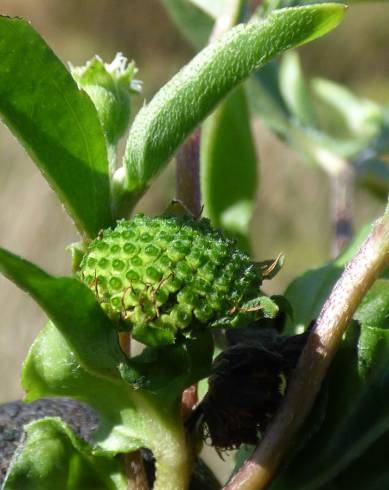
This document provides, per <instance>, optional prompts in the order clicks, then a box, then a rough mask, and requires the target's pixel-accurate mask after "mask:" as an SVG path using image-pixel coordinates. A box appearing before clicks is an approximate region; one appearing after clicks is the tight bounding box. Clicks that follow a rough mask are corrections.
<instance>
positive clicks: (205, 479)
mask: <svg viewBox="0 0 389 490" xmlns="http://www.w3.org/2000/svg"><path fill="white" fill-rule="evenodd" d="M221 486H222V485H221V484H220V482H219V481H218V479H217V478H216V476H215V475H214V474H213V472H212V471H211V469H210V468H209V467H208V466H207V465H206V464H205V463H204V461H203V460H202V459H200V458H197V459H196V461H195V465H194V468H193V474H192V477H191V480H190V485H189V490H219V489H220V488H221Z"/></svg>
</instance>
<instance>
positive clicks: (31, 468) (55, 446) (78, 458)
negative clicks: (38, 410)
mask: <svg viewBox="0 0 389 490" xmlns="http://www.w3.org/2000/svg"><path fill="white" fill-rule="evenodd" d="M2 488H3V489H4V490H20V489H22V488H28V489H29V490H52V489H53V488H55V489H56V490H69V489H70V488H72V489H76V488H79V489H82V490H127V488H128V484H127V478H126V475H125V471H124V465H123V464H122V463H121V462H120V460H118V459H112V458H108V457H106V456H94V455H93V453H92V447H90V446H89V445H88V444H86V443H85V442H84V441H82V440H81V439H79V438H78V437H77V436H76V435H75V434H74V433H73V432H72V430H71V429H70V428H69V427H67V426H66V424H64V422H62V420H61V419H58V418H51V417H50V418H45V419H42V420H36V421H34V422H32V423H30V424H28V425H27V427H26V440H25V441H24V443H23V447H22V448H21V450H20V451H19V452H18V453H17V455H16V459H15V460H14V461H13V462H12V466H11V469H10V471H9V472H8V474H7V478H6V481H5V482H4V486H3V487H2Z"/></svg>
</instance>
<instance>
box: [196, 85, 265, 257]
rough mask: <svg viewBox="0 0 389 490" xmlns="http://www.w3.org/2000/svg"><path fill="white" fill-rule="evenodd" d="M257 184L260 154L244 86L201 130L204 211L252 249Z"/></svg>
mask: <svg viewBox="0 0 389 490" xmlns="http://www.w3.org/2000/svg"><path fill="white" fill-rule="evenodd" d="M256 186H257V157H256V149H255V144H254V141H253V136H252V133H251V128H250V113H249V109H248V106H247V100H246V93H245V89H244V87H242V86H241V87H238V88H237V89H236V90H235V91H234V92H233V93H232V94H231V95H229V96H228V97H227V98H226V99H225V101H223V102H222V103H221V104H220V105H219V106H218V108H217V109H216V111H215V112H214V113H213V114H212V115H211V116H210V117H209V118H208V119H207V120H206V121H205V123H204V125H203V127H202V131H201V194H202V198H203V203H204V213H205V215H206V216H207V217H208V218H210V220H211V222H212V224H213V226H215V227H220V228H222V229H223V230H225V231H226V232H227V233H228V234H229V235H230V236H233V237H234V238H237V239H238V241H239V243H240V245H241V246H244V247H245V248H248V243H249V238H248V232H249V224H250V220H251V217H252V213H253V209H254V203H255V191H256Z"/></svg>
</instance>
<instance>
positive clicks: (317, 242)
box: [0, 0, 389, 402]
mask: <svg viewBox="0 0 389 490" xmlns="http://www.w3.org/2000/svg"><path fill="white" fill-rule="evenodd" d="M210 1H211V0H210ZM0 13H1V14H7V15H18V16H22V17H25V18H27V19H29V20H30V21H31V22H32V24H33V25H34V27H35V28H36V29H37V30H38V31H39V32H40V33H41V34H42V35H43V36H44V37H45V38H46V40H47V41H48V43H49V45H50V46H51V47H52V48H53V49H54V51H55V52H56V53H57V55H58V56H59V57H60V58H61V59H62V60H64V62H66V61H71V62H72V64H74V65H78V64H83V63H84V62H85V61H86V60H87V59H89V58H91V57H92V56H93V55H94V54H95V53H98V54H99V55H100V56H102V57H103V58H104V59H105V60H106V61H111V59H112V58H113V57H114V55H115V53H116V52H117V51H121V52H123V53H124V55H125V56H127V57H128V58H130V59H131V58H132V59H134V60H135V61H136V63H137V65H138V67H139V74H138V78H140V79H141V80H143V81H144V85H143V86H144V92H143V95H142V96H141V97H138V99H137V101H136V104H137V108H138V107H140V105H141V104H142V102H143V97H145V98H146V99H150V97H151V96H152V95H153V94H154V93H155V91H156V90H157V89H158V88H159V87H160V86H161V85H162V84H163V83H165V82H166V81H167V80H168V79H169V78H170V77H171V76H172V75H173V74H174V73H175V72H176V71H177V70H178V68H179V67H181V66H182V65H183V64H184V63H185V62H187V61H188V60H189V59H190V58H191V57H192V56H193V54H194V53H193V50H192V48H191V47H190V45H189V44H187V43H186V42H185V41H184V40H183V39H182V37H181V35H180V34H179V32H178V31H177V30H176V28H175V27H174V25H173V24H172V22H171V21H170V19H169V17H168V15H167V14H166V12H165V11H164V9H163V7H162V5H161V3H160V1H159V0H126V1H124V0H93V1H92V0H83V1H82V2H79V1H76V0H67V1H66V2H63V1H62V0H30V1H29V2H26V1H25V0H1V2H0ZM388 22H389V11H388V6H387V5H385V4H364V5H362V4H361V5H357V6H353V7H352V8H350V9H349V12H348V14H347V16H346V20H345V21H344V22H343V23H342V24H341V25H340V27H338V28H337V29H336V30H335V31H334V32H333V33H331V34H330V35H328V36H326V37H324V38H322V39H320V40H318V41H315V42H314V43H311V44H309V45H308V46H306V47H304V48H302V49H300V50H299V51H300V54H301V58H302V63H303V67H304V70H305V73H306V74H307V76H320V77H325V78H330V79H332V80H334V81H337V82H341V83H344V84H346V85H347V86H348V87H349V88H351V89H352V90H354V92H355V93H356V94H357V95H360V96H365V97H370V98H371V99H372V100H374V101H377V102H381V103H387V104H389V76H388V74H389V57H388V56H387V46H388V44H389V31H388V28H387V26H388ZM137 108H134V112H135V111H136V110H137ZM253 127H254V131H255V135H256V143H257V151H258V155H259V160H260V161H261V166H260V172H259V175H260V177H259V178H260V182H261V185H260V192H259V194H258V198H257V206H256V211H255V215H254V219H253V221H252V226H251V229H252V245H253V254H254V258H256V259H258V260H262V259H266V258H271V257H274V256H276V255H277V254H278V253H279V252H280V251H282V252H284V253H285V254H286V265H285V267H284V269H283V271H282V273H281V274H279V276H277V278H276V280H275V281H273V282H272V284H271V290H270V289H268V291H269V292H278V293H280V292H282V291H283V290H284V288H285V286H286V285H287V284H288V283H289V282H290V280H291V279H293V278H294V277H295V276H296V275H298V274H300V273H301V272H303V271H304V270H306V269H307V268H312V267H316V266H319V265H321V264H323V263H324V262H325V261H327V260H328V259H329V258H330V253H331V240H332V236H331V234H332V229H331V224H330V210H329V188H328V187H329V184H328V180H327V178H326V177H325V176H324V175H323V173H322V172H320V171H318V170H315V169H314V168H310V167H307V166H304V165H300V161H299V157H298V155H297V154H296V153H294V152H293V151H292V150H291V149H290V148H288V147H287V146H286V145H284V144H282V143H281V142H280V141H279V140H277V139H276V138H275V137H274V136H273V135H272V134H271V133H270V132H269V130H268V129H266V128H264V127H263V125H262V124H261V123H259V122H258V120H255V121H253ZM174 184H175V182H174V166H173V165H171V166H169V167H168V169H167V170H166V171H165V172H164V173H163V174H162V175H161V176H160V177H159V179H158V180H157V181H156V182H155V183H154V184H153V186H152V187H151V189H150V190H149V192H148V193H147V195H146V196H145V197H144V198H143V199H142V201H141V202H140V204H139V206H138V210H141V211H143V212H146V213H160V212H161V211H162V210H164V209H165V208H166V206H167V205H168V203H169V201H170V199H171V198H172V197H173V196H174V192H175V191H174ZM354 208H355V209H354V220H355V227H356V228H358V227H359V226H361V225H362V224H365V223H367V222H368V221H371V220H372V219H374V218H375V217H377V216H378V215H379V214H380V212H381V211H382V208H383V203H382V201H378V200H376V199H375V198H374V197H372V195H371V194H369V193H368V192H367V191H364V190H362V189H358V190H356V191H355V193H354ZM0 209H1V212H0V240H1V244H2V246H4V247H6V248H9V249H10V250H12V251H14V252H16V253H20V254H21V255H23V256H24V257H27V258H28V259H30V260H32V261H34V262H36V263H38V264H39V265H41V266H43V267H44V268H46V269H47V270H49V271H50V272H53V273H57V274H67V273H69V272H70V256H69V254H68V253H67V252H66V251H65V247H66V246H67V245H68V244H69V243H71V242H73V241H75V240H76V239H77V237H76V235H75V231H74V227H73V226H72V224H71V222H70V220H69V218H68V217H67V215H65V213H64V212H63V211H62V209H61V206H60V205H59V204H58V202H57V198H56V197H55V196H54V194H53V193H52V191H51V190H50V189H49V188H48V186H47V184H46V182H45V181H44V180H43V178H42V177H41V175H40V174H39V172H38V170H37V169H36V168H35V166H34V165H33V164H32V163H31V162H30V161H29V158H28V157H27V156H26V155H25V153H24V152H23V149H21V148H20V146H19V145H18V144H17V142H16V141H15V140H14V139H13V137H12V136H11V135H10V133H9V132H8V130H7V129H6V128H5V127H0ZM0 311H1V314H0V373H1V377H2V389H1V391H0V402H4V401H8V400H12V399H16V398H20V397H21V396H22V392H21V388H20V383H19V372H20V367H21V363H22V360H23V359H24V357H25V356H26V354H27V351H28V348H29V346H30V344H31V342H32V341H33V339H34V338H35V336H36V334H37V332H38V330H40V328H41V327H42V325H43V323H44V317H43V315H42V313H41V312H40V311H39V310H38V308H37V307H36V306H35V305H34V304H33V302H32V301H31V300H29V298H27V297H26V296H25V295H24V294H23V293H22V292H20V291H18V290H17V289H16V287H15V286H13V285H11V284H10V283H8V282H7V281H6V280H5V279H4V278H3V277H0Z"/></svg>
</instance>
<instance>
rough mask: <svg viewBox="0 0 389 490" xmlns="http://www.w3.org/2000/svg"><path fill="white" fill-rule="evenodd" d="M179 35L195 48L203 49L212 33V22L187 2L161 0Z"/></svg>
mask: <svg viewBox="0 0 389 490" xmlns="http://www.w3.org/2000/svg"><path fill="white" fill-rule="evenodd" d="M162 3H163V5H164V7H165V8H166V10H167V11H168V12H169V15H170V16H171V18H172V19H173V21H174V23H175V24H176V25H177V27H178V28H179V30H180V31H181V34H182V35H183V36H184V37H185V38H186V40H187V41H189V42H190V43H191V44H192V45H193V46H194V47H195V48H197V49H201V48H203V47H204V46H205V45H206V44H207V42H208V39H209V36H210V34H211V32H212V27H213V24H214V20H213V19H212V18H211V17H210V16H209V15H207V14H206V13H205V12H204V11H203V10H202V9H200V8H199V7H197V6H196V5H194V4H192V3H191V2H190V1H189V0H162Z"/></svg>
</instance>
